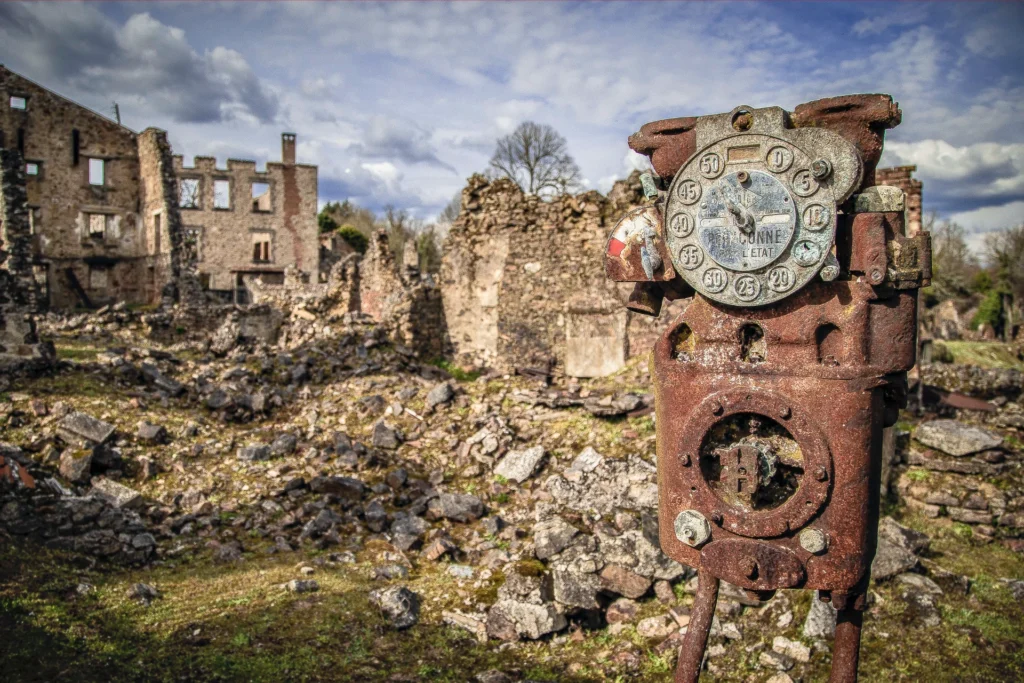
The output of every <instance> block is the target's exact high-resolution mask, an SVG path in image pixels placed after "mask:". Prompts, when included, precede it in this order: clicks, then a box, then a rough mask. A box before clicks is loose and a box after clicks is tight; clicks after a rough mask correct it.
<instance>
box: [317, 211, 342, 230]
mask: <svg viewBox="0 0 1024 683" xmlns="http://www.w3.org/2000/svg"><path fill="white" fill-rule="evenodd" d="M316 222H317V224H318V225H319V226H320V233H321V234H323V233H325V232H334V231H335V230H337V229H338V221H336V220H334V218H332V217H331V215H330V214H327V213H324V212H323V211H321V212H320V213H319V214H318V215H317V217H316Z"/></svg>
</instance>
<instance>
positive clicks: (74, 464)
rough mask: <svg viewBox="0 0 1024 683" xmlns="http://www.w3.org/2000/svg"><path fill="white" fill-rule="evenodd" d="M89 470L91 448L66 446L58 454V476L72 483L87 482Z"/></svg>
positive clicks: (90, 468)
mask: <svg viewBox="0 0 1024 683" xmlns="http://www.w3.org/2000/svg"><path fill="white" fill-rule="evenodd" d="M91 471H92V449H91V448H80V449H75V448H68V449H66V450H65V451H64V452H63V453H61V454H60V476H62V477H64V478H65V479H67V480H68V481H70V482H71V483H72V484H88V483H89V478H90V476H92V475H91Z"/></svg>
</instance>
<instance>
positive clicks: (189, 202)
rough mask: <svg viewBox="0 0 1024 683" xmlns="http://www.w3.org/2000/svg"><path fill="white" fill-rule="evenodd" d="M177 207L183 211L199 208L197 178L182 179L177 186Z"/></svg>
mask: <svg viewBox="0 0 1024 683" xmlns="http://www.w3.org/2000/svg"><path fill="white" fill-rule="evenodd" d="M178 206H180V207H181V208H183V209H198V208H199V178H182V179H181V181H180V182H179V184H178Z"/></svg>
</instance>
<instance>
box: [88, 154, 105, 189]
mask: <svg viewBox="0 0 1024 683" xmlns="http://www.w3.org/2000/svg"><path fill="white" fill-rule="evenodd" d="M106 182H107V163H106V161H104V160H103V159H89V184H90V185H105V184H106Z"/></svg>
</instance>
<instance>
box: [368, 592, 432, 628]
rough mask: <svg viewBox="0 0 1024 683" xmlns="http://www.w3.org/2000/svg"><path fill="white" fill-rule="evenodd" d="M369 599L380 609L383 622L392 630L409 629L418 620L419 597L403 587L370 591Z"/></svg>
mask: <svg viewBox="0 0 1024 683" xmlns="http://www.w3.org/2000/svg"><path fill="white" fill-rule="evenodd" d="M370 599H371V600H372V601H373V602H374V604H376V605H377V606H378V607H379V608H380V611H381V614H383V615H384V619H385V621H387V623H388V625H390V626H391V628H393V629H396V630H402V629H407V628H410V627H412V626H414V625H415V624H416V622H417V621H418V620H419V616H420V596H419V595H417V594H416V593H414V592H412V591H411V590H409V589H408V588H406V587H405V586H395V587H392V588H383V589H381V590H376V591H372V592H371V593H370Z"/></svg>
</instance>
